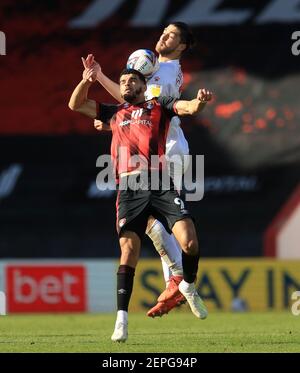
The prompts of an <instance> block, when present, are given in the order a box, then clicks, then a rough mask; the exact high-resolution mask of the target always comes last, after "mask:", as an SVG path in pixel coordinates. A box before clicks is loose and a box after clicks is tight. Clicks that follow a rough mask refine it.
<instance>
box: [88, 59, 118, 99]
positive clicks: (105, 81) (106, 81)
mask: <svg viewBox="0 0 300 373" xmlns="http://www.w3.org/2000/svg"><path fill="white" fill-rule="evenodd" d="M81 60H82V63H83V66H84V68H85V69H88V68H91V69H93V70H94V71H95V72H96V74H97V75H96V79H97V81H98V82H99V83H100V84H101V85H102V87H103V88H104V89H106V91H107V92H108V93H109V94H110V95H112V97H114V98H115V99H116V100H117V101H118V102H119V103H120V104H123V103H124V102H125V101H124V100H123V98H122V97H121V95H120V86H119V84H117V83H115V82H114V81H112V80H111V79H110V78H109V77H108V76H106V75H105V74H104V73H103V71H102V69H101V66H100V65H99V63H98V62H96V61H95V59H94V56H93V55H92V54H89V55H88V56H87V58H86V59H84V58H81Z"/></svg>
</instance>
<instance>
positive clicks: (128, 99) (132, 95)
mask: <svg viewBox="0 0 300 373" xmlns="http://www.w3.org/2000/svg"><path fill="white" fill-rule="evenodd" d="M141 93H142V88H139V89H138V90H136V91H135V92H134V93H127V94H124V95H123V97H122V98H124V100H125V101H126V102H129V103H130V104H132V103H133V102H135V101H136V99H137V97H138V96H139V95H140V94H141Z"/></svg>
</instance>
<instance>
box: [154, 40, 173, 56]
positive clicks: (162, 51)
mask: <svg viewBox="0 0 300 373" xmlns="http://www.w3.org/2000/svg"><path fill="white" fill-rule="evenodd" d="M155 50H156V52H157V53H159V54H160V55H161V56H162V57H167V56H168V55H169V54H171V53H172V52H174V50H175V49H174V48H166V47H159V43H157V44H156V47H155Z"/></svg>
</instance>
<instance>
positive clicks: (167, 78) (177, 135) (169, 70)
mask: <svg viewBox="0 0 300 373" xmlns="http://www.w3.org/2000/svg"><path fill="white" fill-rule="evenodd" d="M182 84H183V74H182V71H181V66H180V63H179V60H172V61H168V62H160V64H159V69H158V71H157V72H156V73H155V74H154V75H153V76H152V77H151V79H150V80H148V82H147V91H146V93H145V97H146V99H147V100H150V99H152V98H153V97H159V96H168V97H174V98H180V95H181V88H182ZM188 154H189V146H188V142H187V141H186V139H185V136H184V134H183V131H182V129H181V127H180V119H179V117H177V116H176V117H173V118H172V120H171V126H170V128H169V131H168V134H167V141H166V158H167V160H169V161H170V160H171V158H173V161H174V159H175V161H174V163H176V159H180V163H181V165H183V169H184V171H186V169H187V167H188V163H187V158H188V157H185V156H186V155H188ZM178 156H179V157H178ZM169 163H170V162H169ZM172 169H173V168H172ZM178 169H179V167H175V170H178ZM170 174H171V176H172V178H173V179H174V177H175V176H176V175H174V172H170Z"/></svg>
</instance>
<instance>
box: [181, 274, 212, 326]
mask: <svg viewBox="0 0 300 373" xmlns="http://www.w3.org/2000/svg"><path fill="white" fill-rule="evenodd" d="M178 289H179V291H180V293H181V294H182V295H183V296H184V297H185V299H186V300H187V302H188V304H189V306H190V308H191V310H192V312H193V314H194V315H195V316H196V317H198V318H199V319H202V320H204V319H206V318H207V315H208V312H207V309H206V307H205V304H204V302H203V300H202V299H201V298H200V296H199V294H198V292H197V290H196V288H195V284H194V283H191V284H189V283H188V282H185V281H184V280H182V281H181V282H180V284H179V286H178Z"/></svg>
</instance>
